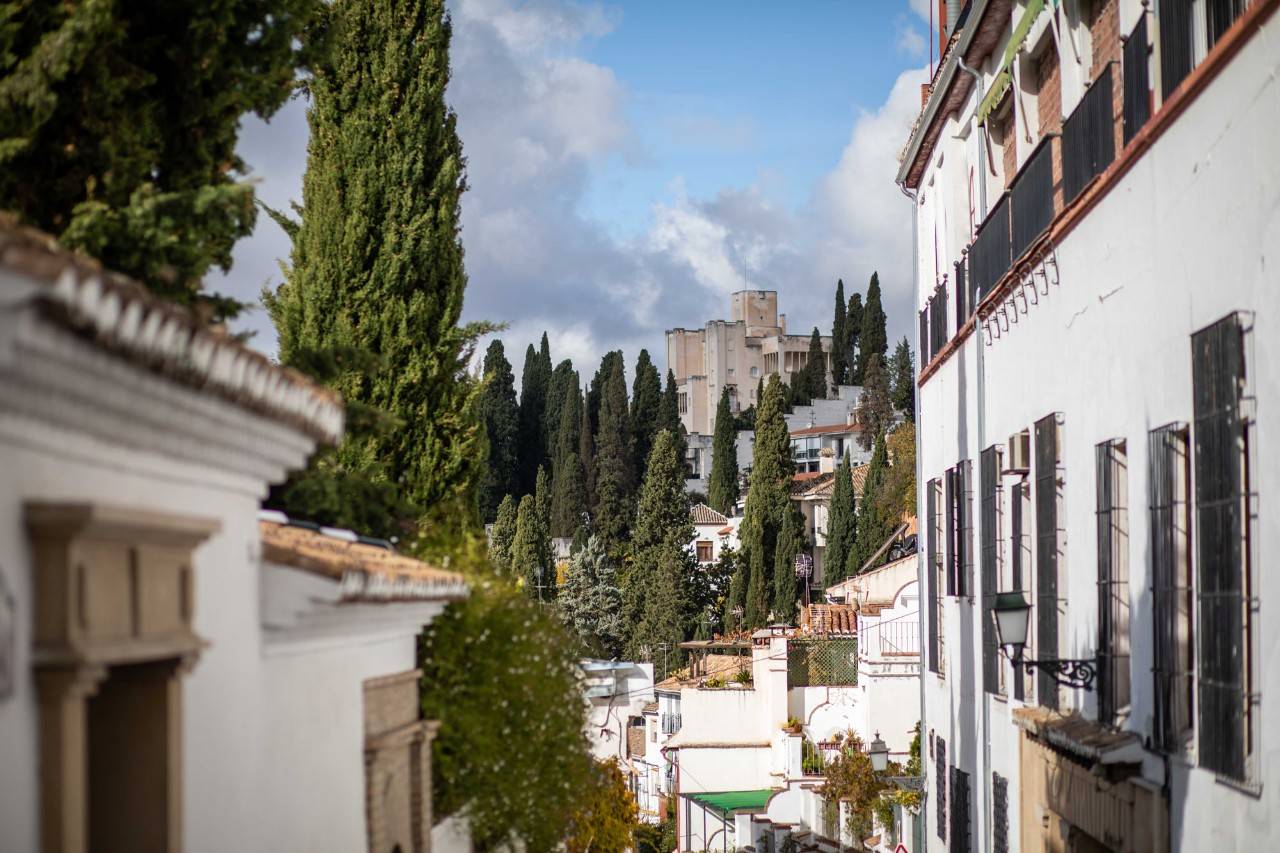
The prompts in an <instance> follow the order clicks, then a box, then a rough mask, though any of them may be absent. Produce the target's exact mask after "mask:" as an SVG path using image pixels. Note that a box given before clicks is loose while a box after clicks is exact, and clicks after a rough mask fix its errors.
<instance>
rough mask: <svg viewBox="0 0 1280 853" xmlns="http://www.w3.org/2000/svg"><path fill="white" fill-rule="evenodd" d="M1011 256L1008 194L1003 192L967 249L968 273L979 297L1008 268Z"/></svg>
mask: <svg viewBox="0 0 1280 853" xmlns="http://www.w3.org/2000/svg"><path fill="white" fill-rule="evenodd" d="M1012 262H1013V256H1012V254H1011V253H1010V244H1009V195H1008V193H1006V194H1004V195H1002V196H1001V197H1000V200H999V201H997V202H996V204H995V206H994V207H992V208H991V212H990V213H989V214H988V215H987V219H986V221H985V222H983V223H982V225H981V227H979V228H978V233H977V236H975V237H974V239H973V246H972V247H971V248H970V249H969V274H970V276H971V277H972V278H973V287H974V291H975V292H976V294H977V296H978V299H979V300H981V299H982V297H983V296H985V295H986V294H987V293H988V291H990V290H991V288H993V287H995V286H996V283H997V282H999V281H1000V279H1001V278H1002V277H1003V276H1004V274H1005V273H1006V272H1008V271H1009V267H1010V266H1011V265H1012Z"/></svg>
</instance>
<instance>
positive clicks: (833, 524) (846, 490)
mask: <svg viewBox="0 0 1280 853" xmlns="http://www.w3.org/2000/svg"><path fill="white" fill-rule="evenodd" d="M835 480H836V482H835V487H834V488H833V489H832V490H831V504H830V506H829V507H828V509H827V545H826V547H825V548H824V549H823V552H822V582H823V583H824V584H826V585H827V586H830V585H831V584H833V583H835V582H836V581H840V580H844V579H845V578H846V577H848V574H849V570H848V563H849V554H850V553H852V551H853V545H854V542H855V541H857V535H858V519H857V515H856V514H855V512H854V494H853V474H852V470H851V469H850V467H849V457H848V456H845V457H844V459H842V460H841V461H840V467H839V468H837V469H836V477H835Z"/></svg>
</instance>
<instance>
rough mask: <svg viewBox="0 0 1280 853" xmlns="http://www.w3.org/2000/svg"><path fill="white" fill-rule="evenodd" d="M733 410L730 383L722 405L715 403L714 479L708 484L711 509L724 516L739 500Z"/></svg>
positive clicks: (712, 477) (712, 446) (721, 397)
mask: <svg viewBox="0 0 1280 853" xmlns="http://www.w3.org/2000/svg"><path fill="white" fill-rule="evenodd" d="M735 437H736V435H735V432H734V420H733V413H732V412H731V411H729V386H727V385H726V386H724V388H723V389H721V391H720V404H719V405H718V406H716V428H715V436H714V438H712V440H711V482H710V483H709V484H708V486H707V490H708V492H707V494H708V497H707V500H708V502H709V503H710V504H711V508H712V509H714V510H715V511H716V512H722V513H724V514H725V515H733V510H734V507H735V506H736V505H737V503H738V451H737V449H736V447H735V446H734V439H735Z"/></svg>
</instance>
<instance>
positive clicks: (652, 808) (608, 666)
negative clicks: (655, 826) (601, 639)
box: [581, 649, 675, 823]
mask: <svg viewBox="0 0 1280 853" xmlns="http://www.w3.org/2000/svg"><path fill="white" fill-rule="evenodd" d="M670 652H671V653H673V654H674V652H675V650H674V649H673V650H670ZM659 654H661V652H659ZM581 667H582V675H583V687H584V696H585V699H586V703H587V741H588V743H589V744H590V746H591V754H592V756H593V757H594V758H595V759H596V760H597V761H616V762H618V766H619V767H620V768H621V769H622V772H623V775H625V776H626V777H627V785H628V787H629V788H630V790H631V792H632V794H634V795H635V798H636V806H637V808H638V809H639V812H640V818H641V819H642V820H645V821H648V822H650V823H657V822H658V819H659V818H658V814H659V801H660V799H661V790H660V789H661V775H660V773H661V766H660V765H658V764H654V763H651V761H650V755H649V753H650V749H649V742H650V740H651V739H652V738H654V737H656V730H654V729H653V728H652V727H651V726H650V725H649V717H650V715H651V706H653V705H654V704H655V698H654V692H653V664H651V663H633V662H631V661H607V660H584V661H582V663H581Z"/></svg>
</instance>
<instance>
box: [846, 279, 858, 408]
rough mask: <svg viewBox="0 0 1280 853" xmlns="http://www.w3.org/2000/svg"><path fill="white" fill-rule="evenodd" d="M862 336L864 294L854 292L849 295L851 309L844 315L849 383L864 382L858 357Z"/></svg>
mask: <svg viewBox="0 0 1280 853" xmlns="http://www.w3.org/2000/svg"><path fill="white" fill-rule="evenodd" d="M861 337H862V294H861V293H854V294H853V295H852V296H850V297H849V310H848V311H846V312H845V317H844V363H845V375H846V377H847V379H848V384H849V385H861V384H862V366H861V364H860V363H859V359H858V350H859V347H860V345H861V342H860V339H861Z"/></svg>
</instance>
